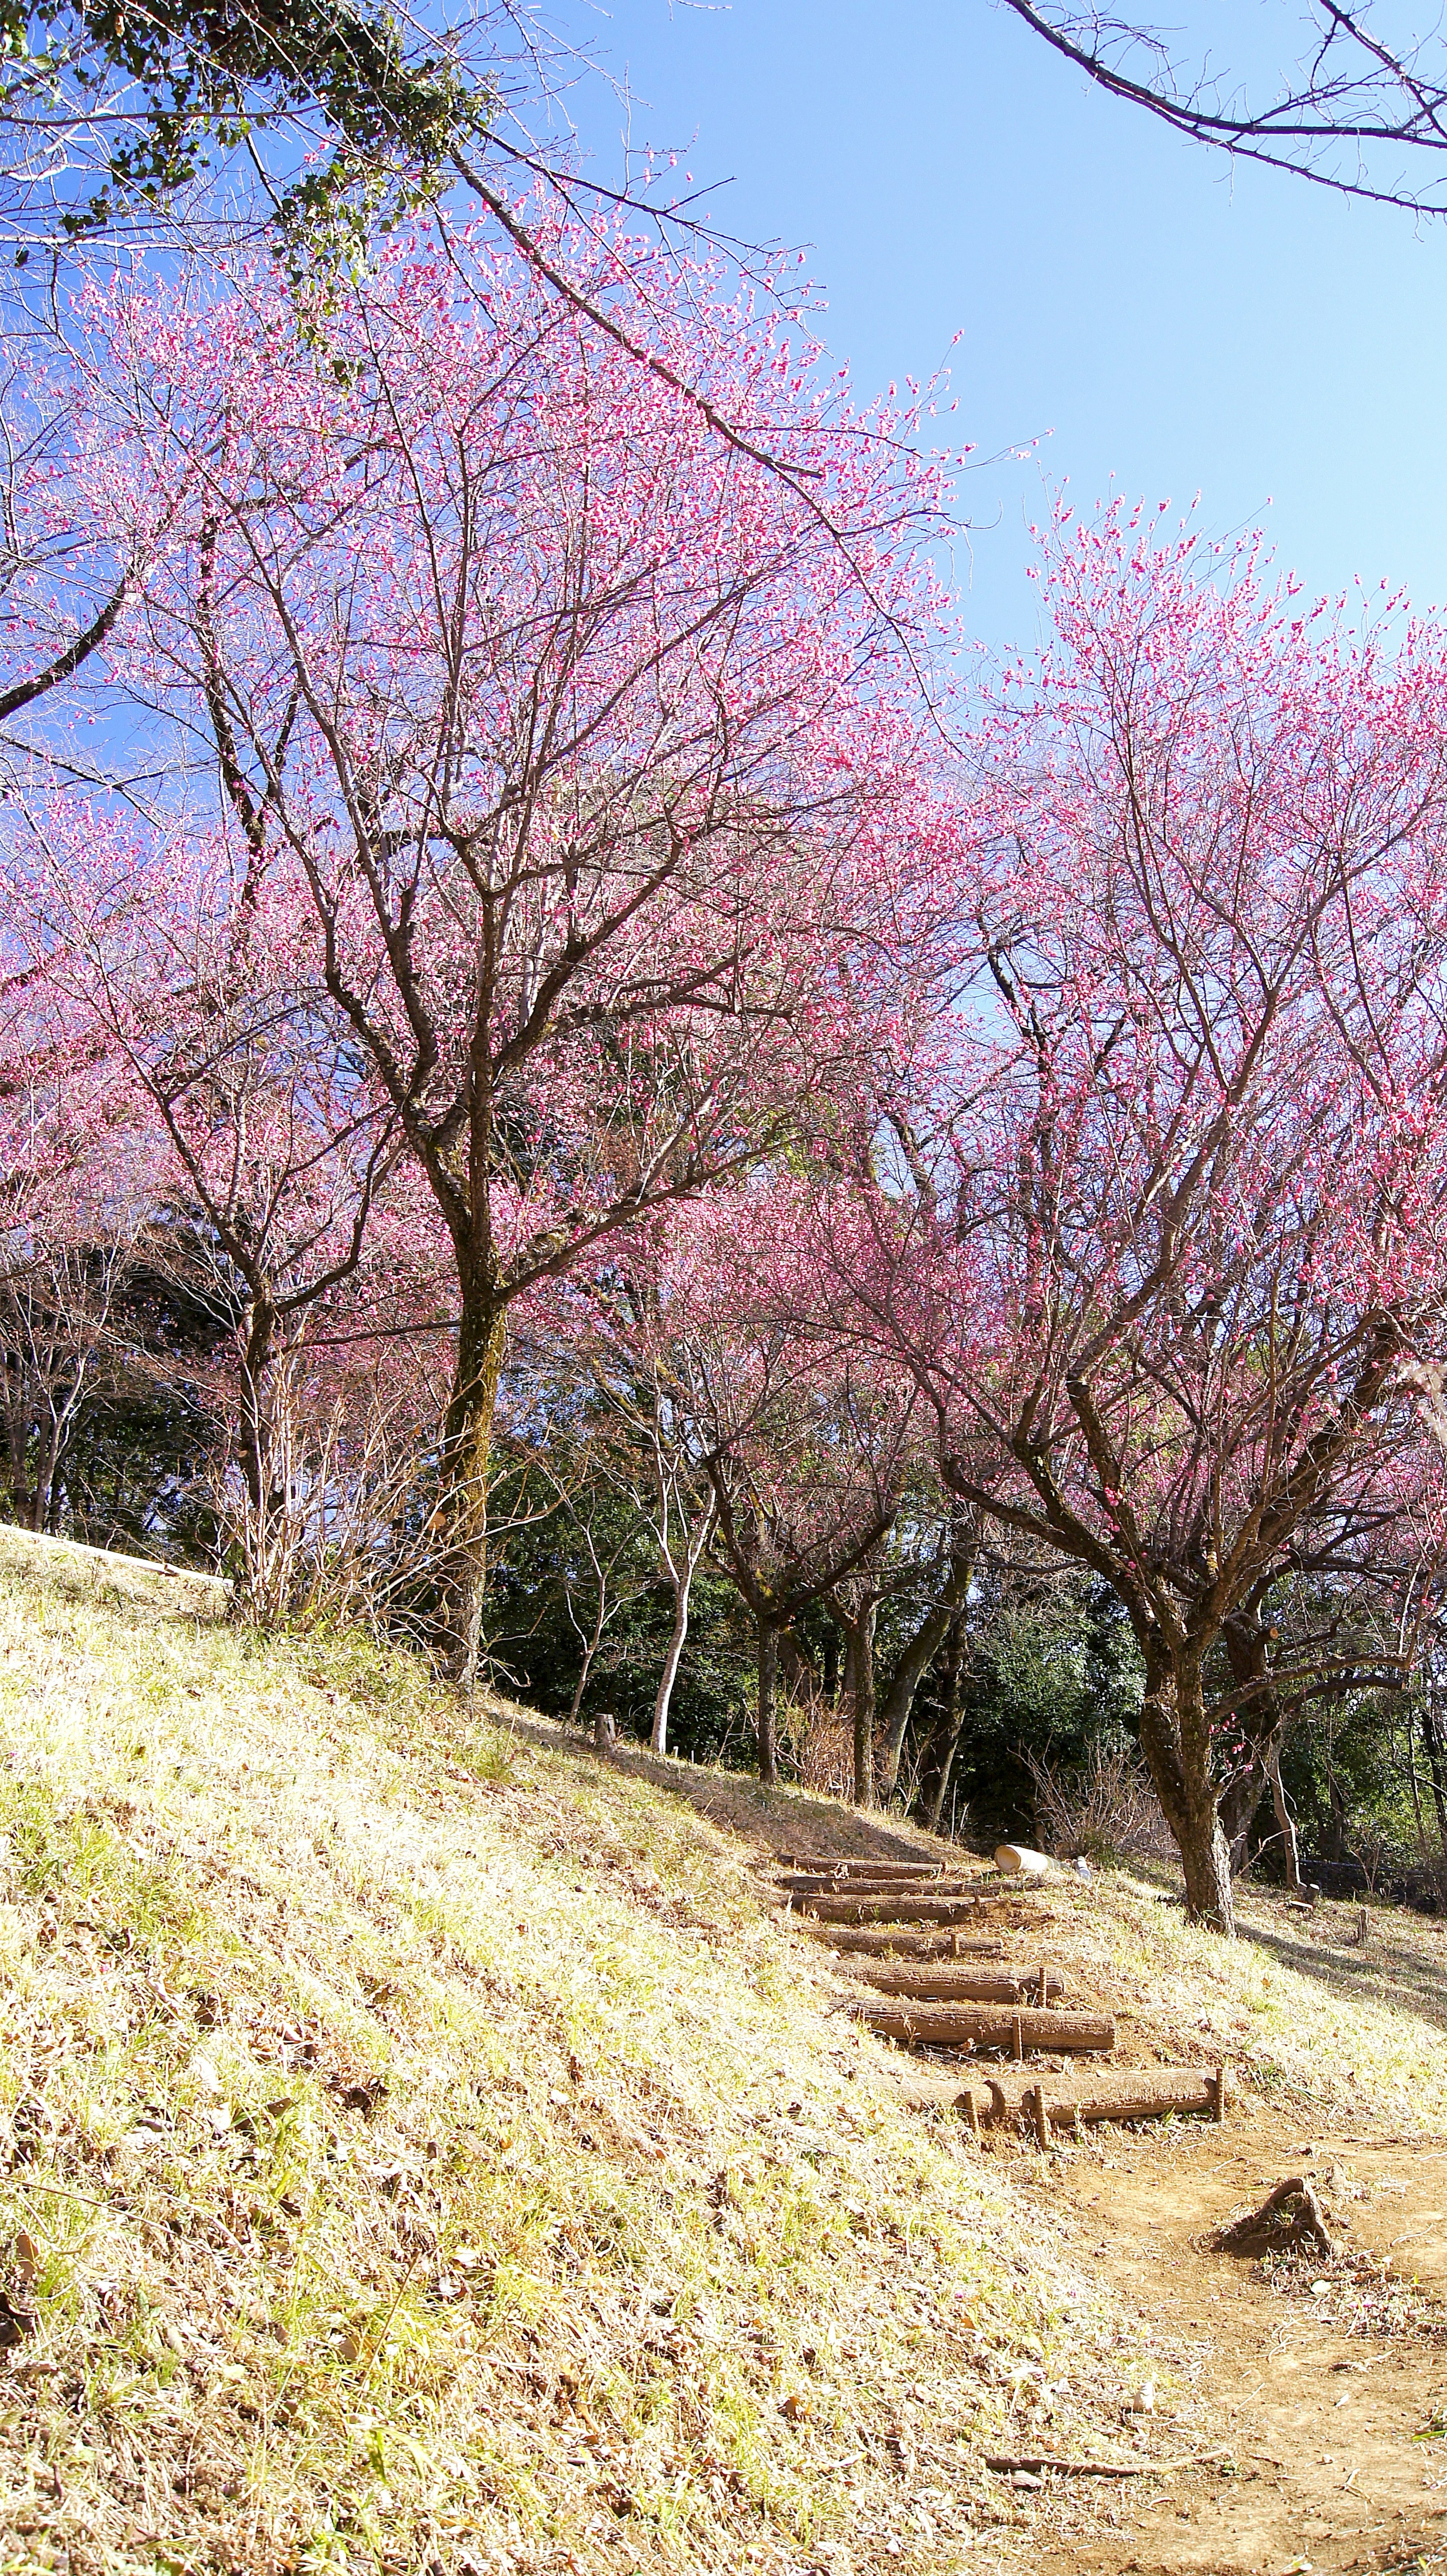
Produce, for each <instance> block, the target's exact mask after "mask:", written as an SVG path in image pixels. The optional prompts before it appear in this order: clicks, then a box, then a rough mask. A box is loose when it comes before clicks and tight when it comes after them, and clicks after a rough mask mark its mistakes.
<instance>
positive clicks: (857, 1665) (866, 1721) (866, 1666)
mask: <svg viewBox="0 0 1447 2576" xmlns="http://www.w3.org/2000/svg"><path fill="white" fill-rule="evenodd" d="M878 1615H879V1604H878V1602H877V1601H869V1602H866V1604H865V1606H864V1608H863V1609H862V1610H861V1611H860V1613H859V1616H858V1618H857V1619H852V1620H851V1621H850V1622H849V1624H848V1626H847V1628H846V1629H845V1635H846V1637H847V1639H848V1645H847V1648H846V1653H845V1667H844V1668H845V1674H846V1680H847V1688H848V1692H849V1707H850V1714H851V1716H852V1718H853V1722H854V1803H855V1805H856V1807H872V1806H873V1804H874V1626H875V1621H876V1619H877V1618H878Z"/></svg>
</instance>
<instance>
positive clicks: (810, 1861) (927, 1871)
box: [775, 1852, 944, 1879]
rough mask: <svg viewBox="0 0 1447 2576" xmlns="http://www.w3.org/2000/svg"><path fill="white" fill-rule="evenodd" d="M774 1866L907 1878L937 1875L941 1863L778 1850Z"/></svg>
mask: <svg viewBox="0 0 1447 2576" xmlns="http://www.w3.org/2000/svg"><path fill="white" fill-rule="evenodd" d="M775 1866H776V1867H777V1868H779V1869H791V1870H801V1871H804V1872H806V1873H807V1874H808V1875H809V1876H811V1877H824V1878H838V1877H843V1876H847V1875H849V1874H850V1873H851V1872H857V1871H861V1870H862V1871H865V1872H866V1873H868V1874H869V1875H870V1876H872V1877H874V1878H889V1879H895V1878H902V1879H911V1878H938V1877H939V1876H940V1874H941V1872H942V1870H943V1868H944V1863H943V1861H938V1860H863V1859H861V1860H840V1859H838V1858H837V1857H836V1856H835V1855H834V1854H833V1853H828V1854H820V1855H815V1854H811V1853H809V1852H779V1853H777V1854H776V1856H775Z"/></svg>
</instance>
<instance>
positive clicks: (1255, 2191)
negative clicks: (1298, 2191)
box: [1032, 2111, 1447, 2576]
mask: <svg viewBox="0 0 1447 2576" xmlns="http://www.w3.org/2000/svg"><path fill="white" fill-rule="evenodd" d="M1303 2170H1305V2171H1308V2172H1310V2173H1311V2174H1312V2175H1313V2177H1314V2178H1315V2179H1316V2180H1317V2182H1318V2184H1319V2185H1320V2186H1321V2188H1322V2190H1323V2194H1324V2197H1325V2199H1326V2202H1327V2205H1328V2207H1329V2209H1330V2210H1331V2212H1332V2214H1333V2216H1334V2218H1335V2220H1336V2222H1337V2225H1338V2228H1339V2232H1340V2235H1341V2237H1342V2239H1343V2242H1344V2244H1345V2247H1346V2248H1347V2249H1348V2250H1347V2251H1346V2252H1345V2253H1344V2254H1343V2256H1342V2258H1341V2259H1340V2260H1339V2261H1338V2262H1337V2263H1335V2264H1328V2263H1325V2262H1323V2261H1319V2260H1313V2259H1310V2258H1307V2259H1305V2260H1303V2259H1300V2258H1296V2257H1293V2258H1291V2260H1290V2262H1289V2263H1288V2264H1286V2265H1285V2266H1284V2267H1283V2268H1282V2269H1281V2270H1280V2271H1279V2272H1278V2273H1277V2275H1276V2277H1275V2278H1274V2279H1273V2278H1270V2277H1263V2272H1264V2271H1266V2270H1269V2266H1268V2267H1264V2266H1263V2265H1262V2264H1261V2263H1260V2262H1252V2261H1249V2260H1246V2259H1243V2258H1240V2257H1233V2256H1228V2255H1223V2254H1220V2253H1217V2252H1214V2251H1212V2250H1211V2249H1210V2248H1209V2246H1208V2244H1207V2242H1206V2240H1207V2238H1208V2237H1209V2234H1210V2232H1211V2230H1212V2229H1214V2228H1215V2227H1217V2226H1218V2225H1220V2224H1221V2223H1222V2221H1223V2220H1226V2219H1229V2218H1231V2217H1233V2216H1234V2215H1236V2214H1237V2213H1238V2212H1239V2211H1240V2210H1241V2209H1242V2208H1244V2207H1246V2206H1248V2205H1257V2204H1259V2202H1260V2201H1261V2200H1262V2199H1264V2197H1265V2195H1266V2192H1267V2191H1268V2190H1269V2189H1270V2188H1271V2187H1272V2185H1273V2184H1275V2183H1276V2182H1279V2181H1280V2180H1281V2179H1282V2178H1283V2177H1284V2176H1285V2175H1287V2174H1289V2173H1295V2172H1302V2171H1303ZM1044 2188H1046V2189H1053V2191H1054V2193H1055V2194H1056V2195H1058V2196H1061V2197H1063V2201H1064V2206H1065V2210H1066V2213H1067V2223H1068V2225H1069V2228H1070V2232H1071V2234H1072V2237H1073V2240H1074V2243H1075V2247H1076V2250H1077V2252H1078V2253H1079V2254H1081V2255H1082V2256H1083V2257H1084V2258H1085V2259H1087V2260H1089V2261H1090V2262H1091V2263H1092V2264H1094V2265H1098V2266H1099V2267H1100V2268H1101V2269H1102V2270H1103V2271H1104V2272H1105V2273H1106V2274H1107V2275H1108V2277H1109V2278H1110V2279H1111V2280H1112V2281H1113V2282H1114V2283H1115V2284H1116V2286H1117V2287H1118V2288H1119V2289H1120V2290H1121V2292H1122V2293H1123V2294H1124V2296H1125V2297H1126V2298H1127V2300H1128V2301H1129V2302H1130V2303H1131V2305H1132V2306H1133V2307H1134V2308H1135V2309H1136V2311H1137V2313H1138V2314H1139V2315H1140V2317H1141V2319H1142V2321H1143V2327H1144V2328H1145V2329H1146V2331H1145V2332H1143V2336H1142V2354H1141V2368H1142V2381H1143V2385H1144V2383H1145V2382H1146V2381H1147V2380H1152V2381H1154V2383H1155V2398H1156V2404H1155V2409H1154V2413H1153V2415H1152V2416H1150V2417H1140V2418H1137V2419H1134V2421H1133V2423H1132V2424H1130V2425H1128V2426H1124V2427H1123V2428H1122V2434H1121V2439H1122V2442H1123V2444H1124V2445H1125V2447H1126V2448H1127V2449H1129V2447H1130V2446H1131V2443H1132V2441H1133V2440H1139V2441H1140V2443H1141V2445H1142V2447H1143V2448H1144V2447H1148V2448H1149V2449H1150V2451H1152V2452H1153V2453H1156V2454H1158V2455H1169V2456H1173V2457H1186V2456H1189V2455H1191V2454H1196V2453H1199V2452H1201V2451H1205V2450H1219V2451H1221V2452H1222V2453H1224V2454H1225V2456H1224V2457H1223V2458H1221V2459H1219V2460H1218V2461H1215V2462H1208V2463H1205V2464H1203V2465H1201V2466H1199V2467H1196V2468H1194V2469H1192V2470H1189V2471H1187V2472H1185V2473H1183V2474H1178V2475H1176V2476H1174V2477H1171V2478H1168V2479H1161V2478H1154V2477H1150V2478H1142V2479H1141V2480H1140V2481H1139V2482H1136V2481H1132V2482H1131V2484H1130V2485H1129V2486H1125V2485H1122V2486H1120V2487H1117V2488H1115V2489H1114V2490H1106V2489H1103V2488H1102V2489H1098V2490H1097V2491H1096V2493H1095V2494H1094V2495H1093V2496H1092V2497H1090V2498H1089V2499H1087V2498H1086V2497H1085V2496H1083V2495H1082V2496H1081V2498H1080V2501H1079V2505H1078V2507H1077V2508H1076V2511H1075V2512H1074V2513H1071V2514H1070V2515H1069V2519H1070V2520H1071V2521H1072V2522H1074V2524H1075V2528H1074V2529H1073V2530H1070V2531H1068V2532H1065V2531H1060V2530H1058V2529H1057V2530H1056V2531H1054V2532H1051V2531H1050V2530H1049V2529H1048V2528H1046V2527H1044V2526H1048V2525H1049V2524H1050V2523H1052V2522H1054V2521H1055V2519H1056V2517H1055V2514H1054V2513H1052V2511H1051V2510H1050V2508H1049V2506H1048V2505H1047V2503H1046V2499H1045V2495H1044V2494H1043V2493H1042V2496H1041V2499H1040V2508H1039V2519H1038V2521H1037V2523H1036V2543H1037V2545H1036V2547H1035V2549H1034V2551H1033V2552H1032V2564H1034V2565H1035V2566H1038V2567H1040V2568H1041V2569H1049V2570H1063V2569H1065V2568H1067V2567H1068V2568H1070V2569H1071V2570H1072V2571H1076V2570H1095V2571H1099V2576H1126V2571H1127V2570H1138V2571H1141V2576H1147V2571H1149V2576H1156V2571H1166V2570H1171V2571H1175V2570H1202V2571H1206V2570H1209V2571H1212V2576H1215V2571H1218V2570H1219V2571H1221V2576H1226V2571H1228V2570H1229V2571H1231V2576H1235V2572H1236V2571H1237V2570H1240V2571H1243V2576H1245V2571H1248V2570H1249V2571H1257V2570H1260V2571H1263V2576H1267V2571H1269V2576H1287V2571H1289V2570H1297V2571H1300V2572H1301V2576H1306V2571H1307V2570H1308V2569H1310V2570H1311V2571H1312V2572H1313V2576H1346V2571H1347V2570H1349V2569H1361V2570H1366V2569H1373V2570H1387V2569H1396V2570H1406V2569H1408V2568H1411V2569H1420V2570H1421V2571H1423V2576H1426V2571H1428V2570H1434V2571H1435V2570H1438V2569H1447V2144H1443V2145H1441V2146H1435V2147H1433V2146H1424V2145H1421V2144H1412V2145H1406V2144H1403V2143H1400V2142H1397V2141H1393V2140H1390V2139H1382V2140H1376V2141H1373V2142H1371V2143H1367V2142H1365V2141H1364V2140H1363V2139H1362V2138H1359V2137H1354V2136H1347V2135H1345V2134H1340V2133H1339V2134H1336V2135H1325V2136H1317V2137H1308V2136H1306V2135H1305V2134H1304V2133H1303V2131H1302V2130H1301V2129H1300V2128H1299V2127H1297V2128H1294V2127H1292V2126H1291V2125H1289V2123H1287V2122H1283V2121H1281V2120H1279V2119H1277V2118H1275V2117H1274V2116H1272V2115H1270V2114H1267V2113H1263V2112H1259V2111H1258V2112H1257V2113H1256V2115H1255V2116H1254V2117H1249V2118H1247V2119H1245V2120H1243V2121H1240V2122H1233V2123H1232V2124H1231V2125H1229V2126H1228V2127H1227V2128H1226V2129H1225V2130H1224V2131H1215V2130H1211V2129H1197V2130H1191V2131H1181V2132H1177V2133H1175V2134H1174V2135H1173V2134H1172V2133H1170V2132H1166V2133H1164V2134H1162V2135H1161V2136H1159V2137H1157V2138H1152V2137H1150V2136H1149V2135H1142V2134H1141V2133H1139V2132H1137V2133H1134V2134H1133V2135H1131V2136H1129V2137H1126V2136H1124V2135H1121V2134H1117V2135H1116V2136H1115V2138H1114V2139H1113V2140H1110V2141H1108V2142H1105V2143H1103V2144H1101V2145H1099V2146H1094V2147H1092V2148H1089V2149H1083V2150H1079V2151H1076V2152H1074V2153H1072V2152H1069V2151H1067V2152H1066V2153H1065V2154H1064V2155H1063V2156H1062V2158H1061V2159H1060V2160H1059V2170H1058V2173H1057V2174H1056V2175H1055V2176H1054V2177H1053V2179H1052V2181H1051V2182H1050V2183H1047V2184H1045V2185H1044ZM1057 2205H1059V2201H1058V2200H1057ZM1388 2267H1389V2268H1388ZM1323 2282H1325V2284H1326V2286H1325V2287H1324V2288H1322V2287H1318V2286H1315V2285H1317V2284H1320V2283H1323ZM1064 2483H1065V2482H1064V2481H1056V2480H1053V2479H1052V2480H1050V2481H1049V2486H1050V2488H1052V2489H1054V2490H1055V2491H1056V2494H1057V2495H1059V2498H1060V2504H1061V2505H1062V2506H1064V2505H1065V2498H1064V2496H1063V2495H1060V2489H1061V2488H1062V2487H1063V2485H1064ZM1067 2511H1068V2508H1067Z"/></svg>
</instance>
